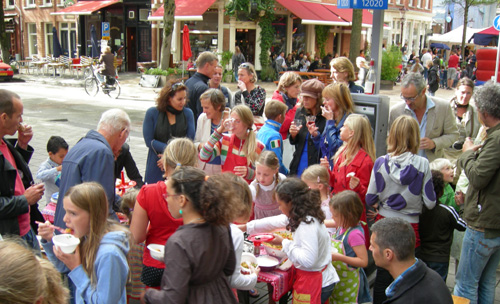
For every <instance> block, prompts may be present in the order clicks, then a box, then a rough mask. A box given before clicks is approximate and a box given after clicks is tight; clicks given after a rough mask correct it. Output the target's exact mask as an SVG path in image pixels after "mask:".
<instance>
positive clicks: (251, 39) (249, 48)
mask: <svg viewBox="0 0 500 304" xmlns="http://www.w3.org/2000/svg"><path fill="white" fill-rule="evenodd" d="M255 40H256V31H255V30H253V29H236V45H237V46H239V47H240V50H241V52H242V53H243V55H245V59H246V61H247V62H250V63H251V64H254V65H255Z"/></svg>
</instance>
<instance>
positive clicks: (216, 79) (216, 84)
mask: <svg viewBox="0 0 500 304" xmlns="http://www.w3.org/2000/svg"><path fill="white" fill-rule="evenodd" d="M221 81H222V65H220V64H218V65H217V66H216V67H215V73H214V75H213V76H212V78H210V80H209V81H208V88H210V89H219V90H220V91H221V92H222V94H224V98H225V99H226V107H232V106H233V97H232V95H231V92H230V91H229V89H228V88H226V87H225V86H223V85H221V84H220V83H221ZM200 102H201V99H200ZM201 107H202V108H203V105H201ZM200 115H201V113H200ZM199 117H200V116H198V118H199Z"/></svg>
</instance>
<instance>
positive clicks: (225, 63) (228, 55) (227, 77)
mask: <svg viewBox="0 0 500 304" xmlns="http://www.w3.org/2000/svg"><path fill="white" fill-rule="evenodd" d="M220 56H221V60H220V65H222V69H223V72H222V75H223V78H222V79H224V81H225V82H231V81H232V80H233V76H232V70H231V68H230V67H229V62H230V61H231V59H232V58H233V52H231V51H224V52H222V53H220Z"/></svg>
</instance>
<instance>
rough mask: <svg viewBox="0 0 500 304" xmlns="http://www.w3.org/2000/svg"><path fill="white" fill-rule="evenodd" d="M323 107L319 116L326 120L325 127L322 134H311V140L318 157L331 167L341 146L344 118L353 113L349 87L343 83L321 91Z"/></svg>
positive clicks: (329, 86)
mask: <svg viewBox="0 0 500 304" xmlns="http://www.w3.org/2000/svg"><path fill="white" fill-rule="evenodd" d="M322 94H323V106H322V107H321V112H322V113H321V115H322V116H323V117H324V118H326V126H325V129H324V130H323V132H322V133H319V132H313V133H311V134H312V139H313V142H314V145H315V146H316V149H318V150H320V157H322V158H323V157H325V158H326V159H327V160H329V162H330V168H331V167H332V165H333V161H332V159H333V156H334V155H335V153H337V150H338V149H339V148H340V146H342V139H340V129H341V128H342V126H343V125H344V121H345V120H346V118H347V117H348V116H349V115H351V114H352V113H353V112H354V102H353V101H352V97H351V93H350V92H349V87H348V86H347V85H346V84H344V83H332V84H329V85H328V86H326V87H325V89H324V90H323V93H322Z"/></svg>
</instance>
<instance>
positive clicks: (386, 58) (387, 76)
mask: <svg viewBox="0 0 500 304" xmlns="http://www.w3.org/2000/svg"><path fill="white" fill-rule="evenodd" d="M401 61H402V54H401V51H400V50H399V48H398V47H397V46H396V45H392V46H391V47H390V48H389V49H388V50H387V51H383V52H382V66H381V67H380V69H381V72H380V79H381V80H391V81H395V80H396V79H397V78H398V75H399V69H398V68H397V67H399V65H400V64H401Z"/></svg>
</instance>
